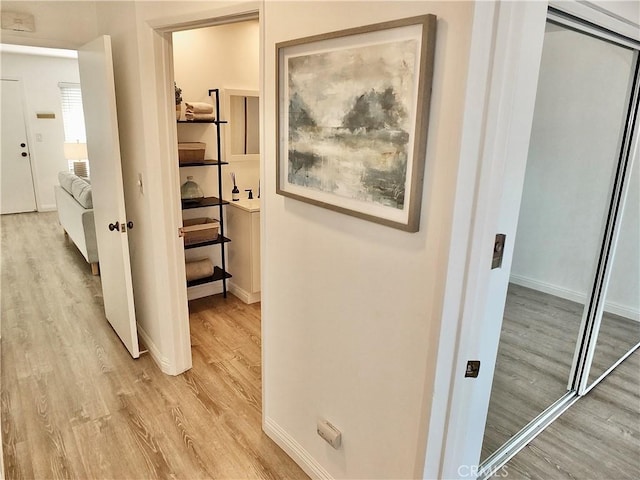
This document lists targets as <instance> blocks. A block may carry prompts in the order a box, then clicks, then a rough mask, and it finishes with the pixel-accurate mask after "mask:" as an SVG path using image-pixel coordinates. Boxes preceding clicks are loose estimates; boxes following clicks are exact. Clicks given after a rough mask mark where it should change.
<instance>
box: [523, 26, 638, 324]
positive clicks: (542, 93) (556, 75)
mask: <svg viewBox="0 0 640 480" xmlns="http://www.w3.org/2000/svg"><path fill="white" fill-rule="evenodd" d="M632 59H633V55H632V53H631V52H630V51H628V50H625V49H622V48H621V47H616V46H614V45H611V44H608V43H606V42H603V41H600V40H596V39H593V38H591V37H588V36H586V35H580V34H577V33H575V32H571V31H567V30H566V29H559V27H553V26H552V27H551V28H548V29H547V33H546V34H545V45H544V51H543V56H542V64H541V65H542V66H541V74H540V81H539V84H538V93H537V97H536V110H535V115H534V123H533V129H532V133H531V144H530V149H529V158H528V162H527V172H526V177H525V185H524V191H523V196H522V206H521V213H520V219H519V223H518V233H517V239H516V247H515V253H514V259H513V268H512V271H511V272H512V280H513V281H514V282H516V283H520V284H523V285H525V286H529V287H532V288H536V289H540V290H542V291H546V292H548V293H552V294H554V295H559V296H561V297H565V298H569V299H571V300H574V301H581V302H584V301H585V298H586V295H587V293H588V292H589V290H590V288H591V283H592V281H593V272H594V266H595V261H596V259H597V256H598V252H599V248H600V243H601V241H602V228H603V224H604V218H605V215H606V211H607V209H608V201H609V195H610V193H609V192H610V185H611V181H612V178H613V172H614V167H615V165H616V163H617V159H618V148H619V141H620V135H621V129H622V128H623V120H624V118H625V115H626V108H627V103H626V101H627V91H628V84H629V81H630V74H631V62H632ZM594 65H597V70H596V71H594V73H593V74H592V75H588V76H587V75H585V74H584V72H587V71H593V67H594ZM636 203H637V202H636ZM630 209H631V210H632V211H630V212H629V213H630V214H629V215H627V218H626V223H627V225H626V228H625V229H624V231H623V233H622V238H621V244H620V247H619V249H618V256H620V257H622V258H624V259H625V265H626V266H625V267H618V268H617V270H616V272H615V274H614V275H615V277H620V278H617V279H616V281H615V282H614V283H613V284H612V285H611V287H610V289H609V297H608V302H609V304H608V306H607V307H606V308H608V309H609V310H611V311H612V312H614V313H618V314H621V315H626V316H635V317H638V315H639V313H638V312H640V305H639V303H640V295H638V292H640V284H639V274H638V264H639V256H638V255H639V253H638V247H637V246H638V243H637V241H636V242H635V243H634V241H633V238H631V237H633V236H635V238H636V239H637V238H638V237H637V232H638V229H639V228H640V227H639V226H638V206H637V204H636V205H630ZM633 210H635V215H634V212H633ZM627 236H630V238H625V237H627ZM634 312H635V314H634Z"/></svg>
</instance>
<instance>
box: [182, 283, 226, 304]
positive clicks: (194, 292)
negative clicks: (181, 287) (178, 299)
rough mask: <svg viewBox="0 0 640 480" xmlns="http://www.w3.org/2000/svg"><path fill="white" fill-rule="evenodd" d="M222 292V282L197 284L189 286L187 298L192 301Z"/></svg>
mask: <svg viewBox="0 0 640 480" xmlns="http://www.w3.org/2000/svg"><path fill="white" fill-rule="evenodd" d="M227 282H228V280H227ZM220 293H222V283H220V282H216V283H205V284H203V285H196V286H194V287H188V288H187V298H188V299H189V300H190V301H191V300H196V299H198V298H204V297H210V296H211V295H218V294H220Z"/></svg>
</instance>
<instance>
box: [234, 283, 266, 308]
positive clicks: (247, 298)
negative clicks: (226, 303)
mask: <svg viewBox="0 0 640 480" xmlns="http://www.w3.org/2000/svg"><path fill="white" fill-rule="evenodd" d="M229 291H230V292H231V293H233V294H234V295H235V296H236V297H238V298H239V299H240V300H242V301H243V302H244V303H256V302H259V301H260V292H257V293H250V292H247V291H246V290H245V289H243V288H240V287H239V286H238V285H236V284H235V283H231V282H229Z"/></svg>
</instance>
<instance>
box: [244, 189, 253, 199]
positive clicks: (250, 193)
mask: <svg viewBox="0 0 640 480" xmlns="http://www.w3.org/2000/svg"><path fill="white" fill-rule="evenodd" d="M245 192H249V200H253V191H252V189H250V188H248V189H247V190H245Z"/></svg>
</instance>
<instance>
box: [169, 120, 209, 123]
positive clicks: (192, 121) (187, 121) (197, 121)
mask: <svg viewBox="0 0 640 480" xmlns="http://www.w3.org/2000/svg"><path fill="white" fill-rule="evenodd" d="M178 123H216V121H215V120H178Z"/></svg>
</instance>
